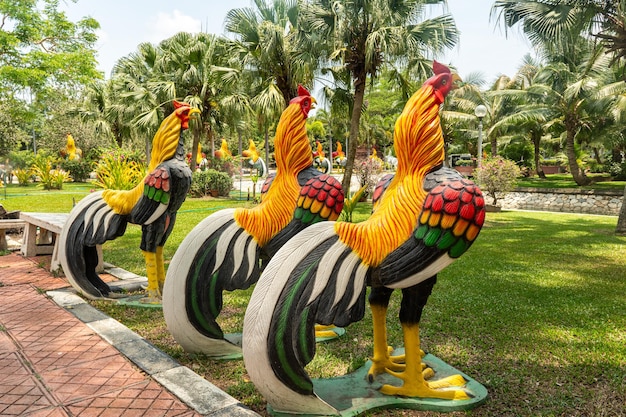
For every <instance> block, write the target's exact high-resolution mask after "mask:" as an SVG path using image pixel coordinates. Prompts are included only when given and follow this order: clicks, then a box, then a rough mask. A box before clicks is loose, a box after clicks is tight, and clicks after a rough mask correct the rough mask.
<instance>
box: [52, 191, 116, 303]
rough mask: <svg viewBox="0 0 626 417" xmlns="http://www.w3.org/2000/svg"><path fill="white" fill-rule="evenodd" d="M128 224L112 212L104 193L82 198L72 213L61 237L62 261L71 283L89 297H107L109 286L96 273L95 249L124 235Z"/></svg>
mask: <svg viewBox="0 0 626 417" xmlns="http://www.w3.org/2000/svg"><path fill="white" fill-rule="evenodd" d="M126 224H127V221H126V217H125V216H121V215H119V214H116V213H115V212H114V211H113V209H112V208H111V207H110V206H109V205H108V204H107V203H106V202H105V201H104V200H103V198H102V192H97V193H92V194H90V195H88V196H87V197H85V198H83V199H82V200H81V201H80V202H79V203H78V204H77V205H76V207H74V208H73V209H72V211H71V212H70V214H69V217H68V219H67V221H66V223H65V226H64V227H63V230H62V231H61V236H60V238H59V249H60V251H59V259H60V261H61V266H62V267H63V272H64V273H65V276H66V277H67V279H68V281H69V282H70V283H71V284H72V286H73V287H74V288H75V289H76V290H78V291H79V292H81V293H82V294H84V295H85V296H86V297H89V298H101V297H103V296H107V295H108V293H109V291H110V289H109V287H108V285H107V284H106V283H105V282H104V281H102V280H101V279H100V277H99V276H98V274H97V273H96V271H95V268H96V266H97V265H98V261H99V260H98V254H97V251H96V250H95V247H96V246H97V245H101V244H103V243H104V242H106V241H108V240H113V239H115V238H116V237H118V236H121V235H123V234H124V232H125V231H126Z"/></svg>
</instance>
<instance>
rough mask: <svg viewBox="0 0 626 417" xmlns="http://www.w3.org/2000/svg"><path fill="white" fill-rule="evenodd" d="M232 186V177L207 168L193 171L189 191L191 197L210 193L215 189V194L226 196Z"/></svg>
mask: <svg viewBox="0 0 626 417" xmlns="http://www.w3.org/2000/svg"><path fill="white" fill-rule="evenodd" d="M232 188H233V179H232V177H231V176H230V175H228V174H227V173H225V172H221V171H216V170H214V169H207V170H205V171H196V172H194V173H193V177H192V180H191V188H190V190H189V193H190V194H191V195H192V196H193V197H204V196H207V195H212V191H216V192H217V195H220V196H227V195H228V194H229V193H230V190H231V189H232Z"/></svg>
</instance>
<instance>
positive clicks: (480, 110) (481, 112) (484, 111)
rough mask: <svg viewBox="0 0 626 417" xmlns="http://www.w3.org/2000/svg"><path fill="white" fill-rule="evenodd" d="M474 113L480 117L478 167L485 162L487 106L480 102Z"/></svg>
mask: <svg viewBox="0 0 626 417" xmlns="http://www.w3.org/2000/svg"><path fill="white" fill-rule="evenodd" d="M474 115H475V116H476V117H478V164H477V165H478V168H480V167H481V166H482V164H483V117H485V116H486V115H487V107H485V106H483V105H482V104H479V105H478V106H476V108H475V109H474Z"/></svg>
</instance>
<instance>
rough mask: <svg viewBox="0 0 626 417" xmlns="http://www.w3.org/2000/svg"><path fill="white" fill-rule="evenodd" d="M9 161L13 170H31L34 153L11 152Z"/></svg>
mask: <svg viewBox="0 0 626 417" xmlns="http://www.w3.org/2000/svg"><path fill="white" fill-rule="evenodd" d="M8 159H9V163H10V165H11V166H12V167H13V168H22V169H30V167H31V166H32V165H33V162H34V159H35V156H34V155H33V151H13V152H9V155H8Z"/></svg>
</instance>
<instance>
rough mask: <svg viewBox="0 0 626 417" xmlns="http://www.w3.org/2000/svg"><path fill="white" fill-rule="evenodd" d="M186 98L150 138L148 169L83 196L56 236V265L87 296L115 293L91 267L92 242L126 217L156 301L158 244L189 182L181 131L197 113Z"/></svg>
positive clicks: (160, 276) (94, 259) (114, 233)
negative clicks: (137, 237)
mask: <svg viewBox="0 0 626 417" xmlns="http://www.w3.org/2000/svg"><path fill="white" fill-rule="evenodd" d="M199 113H200V111H199V110H198V109H194V108H191V107H190V106H189V105H188V104H185V103H178V102H174V111H173V112H172V114H170V115H169V116H168V117H166V118H165V120H163V122H162V123H161V126H160V127H159V129H158V130H157V132H156V134H155V135H154V139H153V140H152V153H151V158H150V166H149V167H148V175H146V177H145V178H144V180H143V181H141V182H140V183H139V184H137V186H136V187H135V188H133V189H132V190H127V191H125V190H104V191H100V192H96V193H92V194H90V195H88V196H87V197H85V198H83V199H82V200H81V201H80V202H79V203H78V204H77V205H76V207H74V208H73V209H72V211H71V212H70V215H69V218H68V220H67V222H66V224H65V226H64V227H63V230H62V232H61V237H60V242H59V244H60V246H59V248H60V254H59V258H60V260H61V266H62V267H63V272H64V273H65V276H66V277H67V278H68V280H69V282H70V283H71V284H72V286H73V287H74V288H75V289H76V290H77V291H79V292H80V293H82V294H83V295H85V296H86V297H88V298H91V299H97V298H107V297H115V296H116V294H115V293H114V292H113V291H112V289H111V287H109V285H107V284H106V283H105V282H104V281H102V279H101V278H100V277H99V276H98V274H97V273H96V266H97V265H98V262H99V259H98V253H97V250H96V246H97V245H101V244H103V243H104V242H105V241H107V240H112V239H115V238H117V237H118V236H121V235H123V234H124V232H125V231H126V225H127V223H133V224H138V225H141V231H142V233H141V250H142V253H143V255H144V258H145V261H146V272H147V275H148V288H147V292H148V299H147V300H146V301H148V302H159V301H160V299H161V293H162V290H163V282H164V280H165V269H164V266H163V245H164V244H165V241H166V240H167V238H168V237H169V235H170V233H171V231H172V228H173V227H174V222H175V220H176V212H177V211H178V209H179V208H180V206H181V204H182V203H183V202H184V201H185V197H186V196H187V191H188V190H189V186H190V185H191V170H190V169H189V166H188V165H187V164H186V162H185V152H184V148H183V139H182V133H183V130H185V129H187V128H188V127H189V118H190V117H191V116H192V115H194V114H199Z"/></svg>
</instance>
